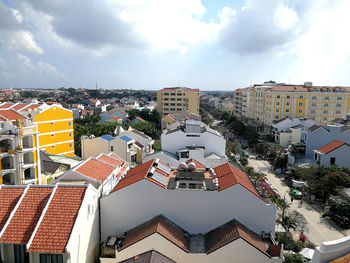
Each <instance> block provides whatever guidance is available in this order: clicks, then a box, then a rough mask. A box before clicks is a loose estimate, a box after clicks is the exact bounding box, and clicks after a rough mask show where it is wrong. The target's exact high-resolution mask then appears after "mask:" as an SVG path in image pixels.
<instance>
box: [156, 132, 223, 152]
mask: <svg viewBox="0 0 350 263" xmlns="http://www.w3.org/2000/svg"><path fill="white" fill-rule="evenodd" d="M187 135H189V134H187V133H184V132H182V131H177V132H173V133H170V134H162V136H161V143H162V150H164V151H168V152H170V153H173V154H176V152H177V151H178V150H179V149H180V148H186V147H187V146H190V145H193V144H194V145H196V146H205V155H207V154H211V153H215V154H216V155H218V156H224V155H225V147H226V140H225V138H224V137H223V136H221V137H219V136H217V135H215V134H212V133H210V132H204V133H199V134H197V135H199V137H190V136H187Z"/></svg>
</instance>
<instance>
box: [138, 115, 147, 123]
mask: <svg viewBox="0 0 350 263" xmlns="http://www.w3.org/2000/svg"><path fill="white" fill-rule="evenodd" d="M136 119H138V120H139V121H142V122H146V121H145V120H144V119H142V118H141V117H139V116H137V117H136Z"/></svg>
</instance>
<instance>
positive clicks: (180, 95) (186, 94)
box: [157, 87, 199, 116]
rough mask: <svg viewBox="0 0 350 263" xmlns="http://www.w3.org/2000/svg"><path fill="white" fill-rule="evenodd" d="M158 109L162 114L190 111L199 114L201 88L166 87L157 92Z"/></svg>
mask: <svg viewBox="0 0 350 263" xmlns="http://www.w3.org/2000/svg"><path fill="white" fill-rule="evenodd" d="M157 110H158V112H159V114H160V115H161V116H164V115H167V114H169V113H178V112H183V111H189V112H190V113H194V114H199V89H190V88H184V87H174V88H164V89H161V90H159V91H158V92H157Z"/></svg>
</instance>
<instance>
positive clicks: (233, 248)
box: [114, 233, 281, 263]
mask: <svg viewBox="0 0 350 263" xmlns="http://www.w3.org/2000/svg"><path fill="white" fill-rule="evenodd" d="M152 249H154V250H156V251H158V252H159V253H161V254H163V255H165V256H167V257H169V258H170V259H172V260H174V261H176V262H178V263H181V262H183V263H187V262H191V263H212V262H233V259H234V262H239V263H251V262H257V263H267V262H276V261H273V260H272V259H271V258H270V257H268V256H267V255H265V254H263V253H262V252H260V251H259V250H258V249H256V248H255V247H253V246H251V245H250V244H248V243H247V242H246V241H244V240H243V239H237V240H235V241H234V242H231V243H230V244H228V245H226V246H224V247H222V248H220V249H219V250H216V251H214V252H212V253H210V254H209V255H207V254H192V253H187V252H185V251H183V250H182V249H180V248H179V247H177V246H176V245H174V244H173V243H171V242H170V241H168V240H167V239H166V238H164V237H163V236H161V235H159V234H157V233H155V234H153V235H151V236H149V237H147V238H145V239H143V240H141V241H139V242H137V243H136V244H134V245H132V246H130V247H127V248H126V249H124V250H122V251H120V252H119V253H118V254H117V256H116V260H115V261H114V262H120V261H123V260H125V259H128V258H131V257H133V256H136V255H139V254H141V253H144V252H147V251H150V250H152ZM279 262H281V260H280V261H279Z"/></svg>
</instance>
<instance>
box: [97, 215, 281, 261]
mask: <svg viewBox="0 0 350 263" xmlns="http://www.w3.org/2000/svg"><path fill="white" fill-rule="evenodd" d="M119 241H120V245H119V247H118V250H117V251H116V252H115V254H116V257H115V260H114V261H110V260H108V262H125V261H124V260H127V259H129V258H130V257H132V256H134V257H135V256H137V255H139V254H144V253H148V252H149V251H155V252H157V253H159V254H160V255H162V257H164V260H165V262H194V263H196V262H198V263H199V262H201V263H206V262H208V263H209V262H231V261H232V259H233V258H234V259H235V261H236V262H259V263H264V262H266V263H267V262H276V263H277V262H282V257H281V252H282V251H281V246H278V250H276V248H275V247H276V246H274V245H272V246H273V247H274V249H273V250H271V249H269V245H270V244H269V242H268V240H263V238H262V237H261V236H260V235H257V234H256V233H254V232H253V231H251V230H250V229H248V228H247V227H245V226H244V225H243V224H241V223H240V222H238V221H237V220H235V219H233V220H231V221H229V222H227V223H225V224H223V225H221V226H219V227H217V228H215V229H213V230H211V231H209V232H207V233H205V234H202V233H201V234H193V233H189V232H187V231H186V230H185V229H183V228H182V227H180V226H178V225H177V224H175V223H174V222H172V221H171V220H169V219H168V218H166V217H164V216H162V215H160V216H156V217H154V218H152V219H151V220H149V221H147V222H145V223H143V224H141V225H139V226H136V227H135V228H133V229H131V230H129V231H127V232H126V234H125V237H123V238H120V239H119ZM272 251H273V254H272V253H271V252H272ZM276 251H277V252H279V253H276ZM170 260H171V261H170ZM103 262H107V261H104V258H103V257H102V258H101V263H103ZM145 262H149V261H145ZM159 262H164V261H159Z"/></svg>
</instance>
